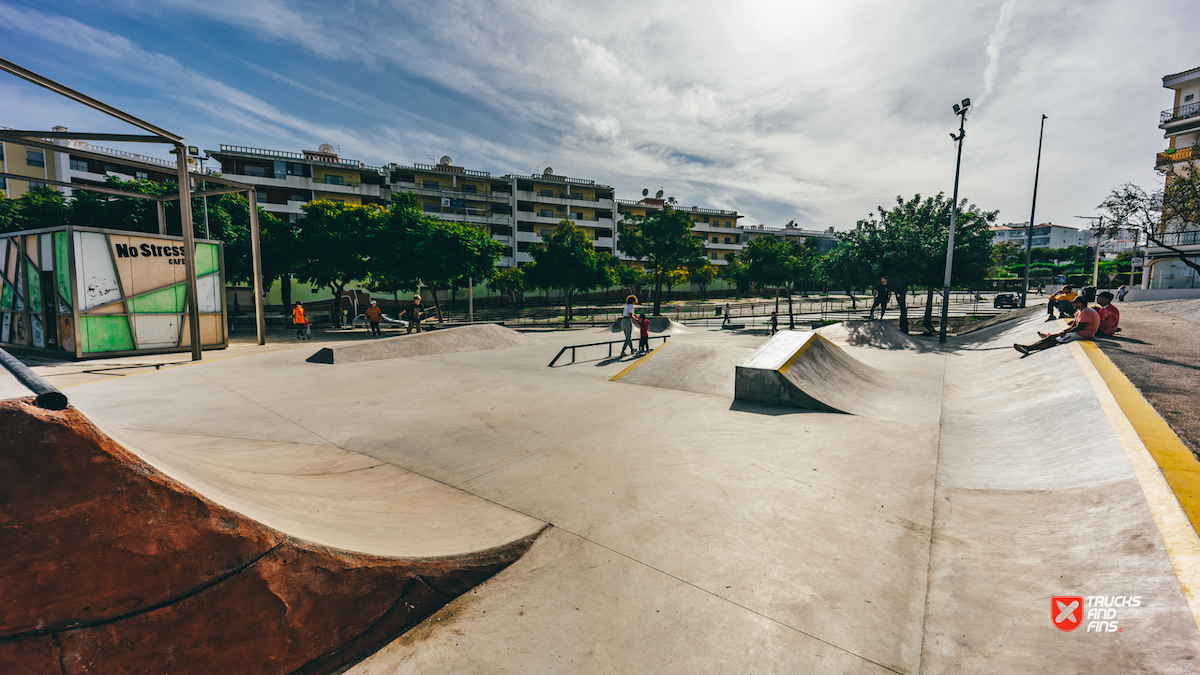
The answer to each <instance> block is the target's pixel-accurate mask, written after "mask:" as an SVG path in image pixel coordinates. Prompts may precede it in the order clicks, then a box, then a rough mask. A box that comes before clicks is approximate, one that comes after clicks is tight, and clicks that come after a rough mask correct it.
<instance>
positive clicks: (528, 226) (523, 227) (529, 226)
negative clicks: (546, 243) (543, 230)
mask: <svg viewBox="0 0 1200 675" xmlns="http://www.w3.org/2000/svg"><path fill="white" fill-rule="evenodd" d="M517 232H533V223H517Z"/></svg>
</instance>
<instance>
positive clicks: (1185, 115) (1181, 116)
mask: <svg viewBox="0 0 1200 675" xmlns="http://www.w3.org/2000/svg"><path fill="white" fill-rule="evenodd" d="M1197 116H1200V101H1197V102H1195V103H1189V104H1187V105H1181V106H1179V107H1178V108H1169V109H1167V110H1164V111H1162V112H1161V113H1159V116H1158V126H1159V127H1163V126H1164V125H1167V124H1171V123H1173V122H1178V121H1180V120H1186V119H1190V118H1192V117H1197Z"/></svg>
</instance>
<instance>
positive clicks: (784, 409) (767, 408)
mask: <svg viewBox="0 0 1200 675" xmlns="http://www.w3.org/2000/svg"><path fill="white" fill-rule="evenodd" d="M729 409H730V410H733V411H736V412H748V413H755V414H758V415H770V416H772V417H778V416H779V415H822V414H824V415H844V414H845V413H836V412H824V411H821V410H807V409H804V408H793V407H791V406H785V405H768V404H766V403H754V402H753V401H736V400H735V401H733V402H731V403H730V404H729Z"/></svg>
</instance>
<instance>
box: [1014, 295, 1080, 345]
mask: <svg viewBox="0 0 1200 675" xmlns="http://www.w3.org/2000/svg"><path fill="white" fill-rule="evenodd" d="M1071 305H1072V306H1073V307H1074V309H1075V318H1073V319H1071V323H1070V324H1068V325H1067V329H1066V330H1064V331H1062V332H1061V333H1040V332H1039V333H1038V335H1040V336H1042V339H1041V340H1038V341H1037V342H1035V343H1033V344H1031V345H1023V344H1015V345H1013V349H1015V350H1017V351H1019V352H1021V353H1022V354H1025V355H1026V356H1028V355H1029V354H1032V353H1033V352H1040V351H1042V350H1043V349H1049V348H1050V347H1053V346H1055V345H1061V344H1064V343H1067V342H1073V341H1075V340H1091V339H1092V338H1094V337H1096V331H1097V330H1098V329H1099V328H1100V313H1099V312H1097V311H1096V310H1094V309H1092V308H1091V307H1088V306H1087V302H1085V301H1084V299H1083V296H1082V295H1079V296H1076V297H1075V299H1074V300H1072V301H1071Z"/></svg>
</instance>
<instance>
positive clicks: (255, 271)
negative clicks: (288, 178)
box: [246, 188, 267, 345]
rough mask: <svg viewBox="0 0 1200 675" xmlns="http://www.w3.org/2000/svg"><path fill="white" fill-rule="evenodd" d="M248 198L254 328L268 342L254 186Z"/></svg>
mask: <svg viewBox="0 0 1200 675" xmlns="http://www.w3.org/2000/svg"><path fill="white" fill-rule="evenodd" d="M246 200H247V201H248V202H249V203H250V266H251V270H250V273H251V274H252V275H254V330H255V333H256V335H257V337H258V344H259V345H265V344H267V320H266V317H264V316H263V271H262V245H261V244H260V243H259V238H258V192H257V191H256V190H255V189H254V188H250V189H249V190H246Z"/></svg>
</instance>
